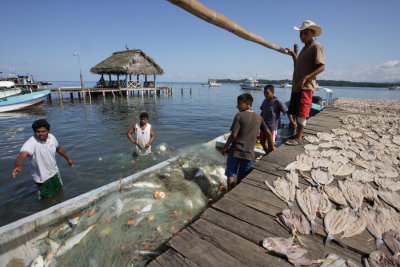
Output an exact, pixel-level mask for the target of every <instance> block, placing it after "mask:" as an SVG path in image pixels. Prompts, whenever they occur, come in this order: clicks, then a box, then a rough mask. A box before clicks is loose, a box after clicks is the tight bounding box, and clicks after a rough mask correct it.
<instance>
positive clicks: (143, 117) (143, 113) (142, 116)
mask: <svg viewBox="0 0 400 267" xmlns="http://www.w3.org/2000/svg"><path fill="white" fill-rule="evenodd" d="M139 118H140V119H148V118H149V114H147V113H146V112H142V113H140V115H139Z"/></svg>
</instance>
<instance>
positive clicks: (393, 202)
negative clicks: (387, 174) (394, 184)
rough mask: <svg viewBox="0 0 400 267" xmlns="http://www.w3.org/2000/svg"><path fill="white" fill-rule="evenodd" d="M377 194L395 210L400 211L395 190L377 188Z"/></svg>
mask: <svg viewBox="0 0 400 267" xmlns="http://www.w3.org/2000/svg"><path fill="white" fill-rule="evenodd" d="M378 196H379V197H380V198H381V199H382V200H383V201H385V202H386V203H388V204H389V205H390V206H392V207H393V208H395V209H396V210H397V211H400V196H399V195H398V194H397V193H396V192H393V191H384V190H378Z"/></svg>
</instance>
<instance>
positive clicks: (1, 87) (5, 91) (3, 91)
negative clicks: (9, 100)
mask: <svg viewBox="0 0 400 267" xmlns="http://www.w3.org/2000/svg"><path fill="white" fill-rule="evenodd" d="M20 93H21V89H20V88H15V84H14V82H11V81H0V98H4V97H9V96H13V95H18V94H20Z"/></svg>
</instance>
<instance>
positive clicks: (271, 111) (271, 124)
mask: <svg viewBox="0 0 400 267" xmlns="http://www.w3.org/2000/svg"><path fill="white" fill-rule="evenodd" d="M274 94H275V88H274V86H272V85H270V84H269V85H267V86H265V87H264V96H265V99H264V101H263V102H262V104H261V107H260V109H261V117H263V119H264V121H265V123H266V124H267V127H268V129H269V131H270V132H271V134H272V139H273V141H274V144H273V145H275V140H276V136H277V135H278V129H280V128H281V112H282V113H284V114H286V112H287V111H288V108H287V107H286V105H285V104H284V103H283V102H282V101H281V100H280V99H278V98H277V97H276V96H274ZM260 142H261V145H262V147H263V148H264V150H265V151H267V150H268V148H267V147H266V144H265V142H266V134H265V133H264V132H260Z"/></svg>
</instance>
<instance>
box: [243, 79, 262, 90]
mask: <svg viewBox="0 0 400 267" xmlns="http://www.w3.org/2000/svg"><path fill="white" fill-rule="evenodd" d="M240 88H241V89H244V90H261V89H262V86H261V85H259V84H258V80H256V79H252V78H247V79H246V80H244V82H243V83H242V84H240Z"/></svg>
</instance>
